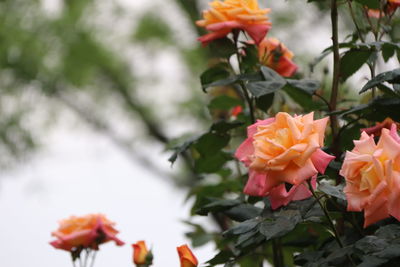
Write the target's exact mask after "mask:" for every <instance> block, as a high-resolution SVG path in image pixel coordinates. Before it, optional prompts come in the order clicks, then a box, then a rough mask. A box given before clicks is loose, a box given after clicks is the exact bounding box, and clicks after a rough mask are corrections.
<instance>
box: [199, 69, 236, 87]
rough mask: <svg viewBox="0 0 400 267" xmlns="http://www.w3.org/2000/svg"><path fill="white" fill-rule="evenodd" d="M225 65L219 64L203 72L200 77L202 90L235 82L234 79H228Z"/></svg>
mask: <svg viewBox="0 0 400 267" xmlns="http://www.w3.org/2000/svg"><path fill="white" fill-rule="evenodd" d="M229 76H230V72H229V71H228V67H227V64H224V63H220V64H217V65H215V66H213V67H211V68H209V69H208V70H206V71H204V72H203V73H202V74H201V76H200V81H201V85H202V87H203V90H205V89H207V88H208V87H212V86H222V85H228V84H231V83H233V82H234V81H236V77H229Z"/></svg>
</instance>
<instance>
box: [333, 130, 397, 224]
mask: <svg viewBox="0 0 400 267" xmlns="http://www.w3.org/2000/svg"><path fill="white" fill-rule="evenodd" d="M381 131H382V132H381V137H380V139H379V141H378V143H377V144H376V143H375V141H374V136H373V135H368V134H367V133H365V132H363V133H362V134H361V138H360V140H358V141H354V145H355V147H354V149H353V150H352V151H347V152H346V157H345V159H344V163H343V166H342V169H341V170H340V175H342V176H343V177H344V178H345V179H346V187H345V188H344V192H345V194H346V197H347V203H348V206H347V210H348V211H364V218H365V220H364V227H367V226H368V225H370V224H373V223H375V222H377V221H379V220H382V219H385V218H387V217H389V216H393V217H395V218H396V219H397V220H400V209H399V207H400V137H399V135H398V134H397V127H396V124H392V126H391V129H390V130H389V129H386V128H383V129H381Z"/></svg>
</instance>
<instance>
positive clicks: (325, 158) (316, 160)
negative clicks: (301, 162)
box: [311, 149, 335, 174]
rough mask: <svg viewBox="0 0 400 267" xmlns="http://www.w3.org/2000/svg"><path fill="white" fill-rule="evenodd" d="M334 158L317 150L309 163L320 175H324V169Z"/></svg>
mask: <svg viewBox="0 0 400 267" xmlns="http://www.w3.org/2000/svg"><path fill="white" fill-rule="evenodd" d="M334 158H335V156H332V155H329V154H327V153H325V152H324V151H322V149H317V150H316V151H315V152H314V153H313V154H312V156H311V161H312V163H313V164H314V167H315V168H316V169H317V171H318V172H319V173H321V174H324V173H325V170H326V168H327V167H328V165H329V163H330V162H331V161H332V160H333V159H334Z"/></svg>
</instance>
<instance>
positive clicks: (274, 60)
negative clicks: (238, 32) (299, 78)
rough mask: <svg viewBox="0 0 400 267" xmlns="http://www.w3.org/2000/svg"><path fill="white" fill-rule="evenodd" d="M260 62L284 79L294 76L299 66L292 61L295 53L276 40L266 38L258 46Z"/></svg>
mask: <svg viewBox="0 0 400 267" xmlns="http://www.w3.org/2000/svg"><path fill="white" fill-rule="evenodd" d="M258 58H259V60H260V62H261V63H262V64H263V65H265V66H267V67H270V68H271V69H273V70H275V71H276V72H278V73H279V74H280V75H282V76H284V77H290V76H292V75H293V74H294V73H295V72H296V70H297V65H296V64H294V62H293V61H292V58H293V53H292V51H290V50H289V49H287V48H286V46H285V45H284V44H282V43H281V42H280V41H279V40H278V39H276V38H264V39H263V40H262V41H261V43H260V44H259V46H258Z"/></svg>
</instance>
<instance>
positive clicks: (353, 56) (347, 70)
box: [340, 49, 372, 81]
mask: <svg viewBox="0 0 400 267" xmlns="http://www.w3.org/2000/svg"><path fill="white" fill-rule="evenodd" d="M371 55H372V51H363V50H356V49H351V50H349V51H347V52H346V53H345V54H344V56H343V57H342V58H341V60H340V76H341V78H342V80H343V81H345V80H346V79H347V78H349V77H350V76H351V75H353V74H354V73H355V72H356V71H357V70H359V69H360V68H361V66H362V65H364V64H365V63H366V62H367V60H368V59H369V57H370V56H371Z"/></svg>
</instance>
